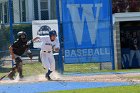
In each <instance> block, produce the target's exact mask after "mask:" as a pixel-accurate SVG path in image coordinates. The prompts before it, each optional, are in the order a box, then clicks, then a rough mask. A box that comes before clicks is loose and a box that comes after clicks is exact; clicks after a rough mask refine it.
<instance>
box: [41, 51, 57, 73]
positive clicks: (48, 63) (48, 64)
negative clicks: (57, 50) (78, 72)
mask: <svg viewBox="0 0 140 93" xmlns="http://www.w3.org/2000/svg"><path fill="white" fill-rule="evenodd" d="M40 58H41V61H42V65H43V67H44V68H46V69H48V70H50V71H55V59H54V56H53V53H52V52H50V53H48V52H44V51H40Z"/></svg>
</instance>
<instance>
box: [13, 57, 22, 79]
mask: <svg viewBox="0 0 140 93" xmlns="http://www.w3.org/2000/svg"><path fill="white" fill-rule="evenodd" d="M15 61H16V67H17V72H18V73H19V77H20V78H23V74H22V65H23V64H22V60H21V59H20V58H19V57H17V58H16V59H15Z"/></svg>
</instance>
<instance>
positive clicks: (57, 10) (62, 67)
mask: <svg viewBox="0 0 140 93" xmlns="http://www.w3.org/2000/svg"><path fill="white" fill-rule="evenodd" d="M56 14H57V20H58V32H59V33H58V34H59V41H60V51H59V58H58V64H57V65H58V72H59V73H61V74H63V71H64V65H63V58H62V44H61V43H62V41H61V35H62V34H61V33H62V31H61V30H60V11H59V0H56Z"/></svg>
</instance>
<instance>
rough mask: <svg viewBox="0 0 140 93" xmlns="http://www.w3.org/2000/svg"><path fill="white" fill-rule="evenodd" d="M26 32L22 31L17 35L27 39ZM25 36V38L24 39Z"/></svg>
mask: <svg viewBox="0 0 140 93" xmlns="http://www.w3.org/2000/svg"><path fill="white" fill-rule="evenodd" d="M26 35H27V34H26V32H24V31H20V32H18V33H17V36H18V37H19V38H26ZM22 36H23V37H22Z"/></svg>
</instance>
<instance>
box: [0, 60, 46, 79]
mask: <svg viewBox="0 0 140 93" xmlns="http://www.w3.org/2000/svg"><path fill="white" fill-rule="evenodd" d="M10 70H11V66H4V67H2V68H0V77H1V76H3V75H5V74H6V73H8V72H9V71H10ZM45 72H46V70H45V69H44V68H43V67H42V65H41V63H39V62H34V63H30V64H29V63H27V64H25V65H23V74H24V76H32V75H39V74H44V73H45Z"/></svg>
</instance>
